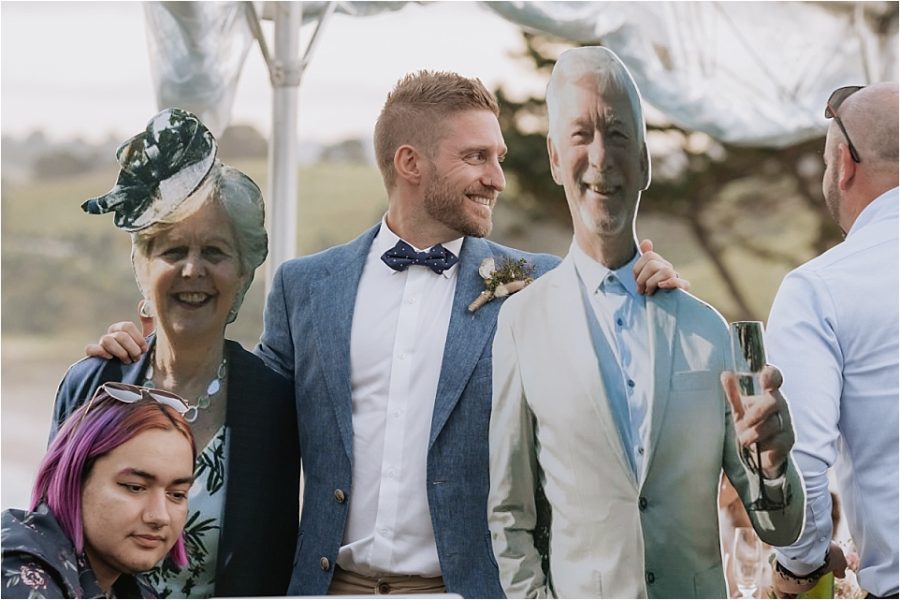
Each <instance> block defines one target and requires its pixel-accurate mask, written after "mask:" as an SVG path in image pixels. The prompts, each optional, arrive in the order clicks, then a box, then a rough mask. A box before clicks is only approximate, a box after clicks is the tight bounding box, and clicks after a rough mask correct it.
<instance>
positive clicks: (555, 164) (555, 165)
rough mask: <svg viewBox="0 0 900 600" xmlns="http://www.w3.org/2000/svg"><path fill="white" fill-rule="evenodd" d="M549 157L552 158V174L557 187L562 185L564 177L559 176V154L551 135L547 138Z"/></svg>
mask: <svg viewBox="0 0 900 600" xmlns="http://www.w3.org/2000/svg"><path fill="white" fill-rule="evenodd" d="M547 156H548V157H550V174H551V175H553V181H555V182H556V185H562V177H560V174H559V154H557V153H556V148H554V147H553V140H552V139H550V136H549V135H548V136H547Z"/></svg>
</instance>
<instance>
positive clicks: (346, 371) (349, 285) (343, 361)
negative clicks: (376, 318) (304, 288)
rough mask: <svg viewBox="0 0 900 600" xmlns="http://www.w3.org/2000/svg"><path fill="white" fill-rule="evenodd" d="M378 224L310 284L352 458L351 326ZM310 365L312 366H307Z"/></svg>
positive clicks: (324, 367) (321, 351)
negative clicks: (360, 281)
mask: <svg viewBox="0 0 900 600" xmlns="http://www.w3.org/2000/svg"><path fill="white" fill-rule="evenodd" d="M380 226H381V225H380V224H378V225H376V226H374V227H372V228H371V229H369V230H368V231H366V232H365V233H364V234H362V235H361V236H359V237H358V238H356V239H355V240H354V241H353V242H351V243H350V244H348V245H347V246H345V247H344V248H342V249H341V252H336V253H335V254H334V256H333V257H332V264H333V266H332V267H330V268H328V269H327V271H328V273H327V274H326V275H325V276H323V277H321V278H319V279H318V280H317V281H315V282H313V283H312V286H311V293H310V307H309V310H311V311H312V313H311V314H313V315H315V316H314V317H313V319H312V322H313V330H314V332H313V334H314V335H315V341H316V349H317V350H318V356H319V365H318V368H319V369H320V370H321V372H322V374H323V376H324V378H325V385H326V387H327V388H328V392H329V395H330V396H331V405H332V407H333V408H334V412H335V416H336V417H337V423H338V428H339V429H340V431H341V441H342V442H343V444H344V451H345V452H346V453H347V457H348V458H350V459H351V460H352V459H353V403H352V398H351V389H350V328H351V326H352V324H353V309H354V306H355V304H356V290H357V287H358V286H359V278H360V276H361V275H362V271H363V267H364V266H365V264H366V257H367V256H368V253H369V248H370V247H371V246H372V240H373V239H374V238H375V234H376V233H378V229H379V227H380ZM310 368H312V367H310Z"/></svg>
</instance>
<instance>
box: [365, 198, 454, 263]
mask: <svg viewBox="0 0 900 600" xmlns="http://www.w3.org/2000/svg"><path fill="white" fill-rule="evenodd" d="M401 239H403V238H401V237H400V236H399V235H397V234H396V233H394V231H393V230H392V229H391V228H390V226H389V225H388V223H387V214H386V213H385V215H384V216H383V217H381V227H380V228H379V229H378V233H377V234H375V240H374V241H373V242H372V244H373V245H375V247H376V248H377V250H378V256H381V255H382V254H384V253H385V252H387V251H388V250H390V249H391V248H393V247H394V246H395V245H396V244H397V242H398V241H399V240H401ZM463 239H464V238H462V237H458V238H456V239H455V240H450V241H449V242H444V243H443V244H441V245H442V246H443V247H444V248H446V249H447V250H449V251H450V252H452V253H453V254H455V255H456V257H457V258H459V253H460V251H462V245H463ZM403 241H404V242H406V243H407V244H409V245H410V246H412V247H413V249H415V251H416V252H427V251H428V250H430V249H431V248H432V247H433V246H429V247H428V248H418V247H416V245H415V244H412V243H410V242H408V241H407V240H403ZM435 245H437V244H435ZM379 262H381V264H382V265H383V266H384V268H385V269H387V270H388V271H390V272H391V274H393V275H395V274H397V273H400V271H395V270H393V269H392V268H390V267H389V266H387V265H386V264H384V262H383V261H379ZM457 266H459V262H458V261H457V263H456V264H455V265H453V266H452V267H450V268H449V269H445V270H444V272H443V273H441V275H443V276H444V277H446V278H449V277H450V276H451V275H452V274H453V272H454V271H455V269H456V267H457Z"/></svg>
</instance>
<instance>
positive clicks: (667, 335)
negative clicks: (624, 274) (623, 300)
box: [641, 291, 681, 485]
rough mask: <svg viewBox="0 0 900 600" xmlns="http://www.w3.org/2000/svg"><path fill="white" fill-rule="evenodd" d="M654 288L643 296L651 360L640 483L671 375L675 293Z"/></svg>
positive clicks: (659, 424) (653, 445) (665, 403)
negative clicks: (647, 425) (646, 436)
mask: <svg viewBox="0 0 900 600" xmlns="http://www.w3.org/2000/svg"><path fill="white" fill-rule="evenodd" d="M680 293H681V292H678V291H675V292H662V291H658V292H657V293H655V294H654V295H652V296H648V297H647V324H648V329H649V333H650V353H651V357H652V363H653V387H652V388H651V390H650V398H651V409H650V447H649V448H648V449H647V457H646V460H645V464H644V472H643V474H642V475H641V484H642V485H643V483H644V480H645V479H646V477H647V473H649V472H650V467H651V466H652V464H653V458H654V456H655V454H656V452H655V451H656V444H657V442H658V441H659V434H660V432H661V431H662V428H663V423H664V421H665V416H666V408H667V407H668V404H669V388H670V383H671V376H672V347H673V344H674V343H675V324H676V318H677V316H678V314H677V313H678V294H680Z"/></svg>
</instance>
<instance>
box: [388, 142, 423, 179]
mask: <svg viewBox="0 0 900 600" xmlns="http://www.w3.org/2000/svg"><path fill="white" fill-rule="evenodd" d="M394 172H395V173H396V174H397V177H398V178H400V179H403V180H404V181H407V182H409V183H411V184H413V185H418V183H419V182H420V181H421V180H422V155H421V154H419V151H418V150H416V149H415V148H413V147H412V146H410V145H409V144H404V145H403V146H400V147H399V148H397V151H396V152H394Z"/></svg>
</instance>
